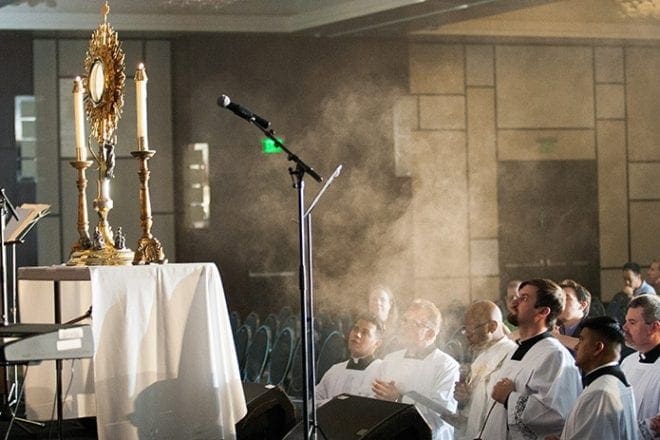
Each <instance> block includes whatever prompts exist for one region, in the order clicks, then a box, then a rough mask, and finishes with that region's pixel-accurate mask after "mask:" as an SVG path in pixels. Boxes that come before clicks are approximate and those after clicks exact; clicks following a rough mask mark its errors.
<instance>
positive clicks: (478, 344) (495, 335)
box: [454, 301, 517, 440]
mask: <svg viewBox="0 0 660 440" xmlns="http://www.w3.org/2000/svg"><path fill="white" fill-rule="evenodd" d="M463 323H464V324H465V325H464V326H463V328H462V331H463V334H464V335H465V337H466V339H467V341H468V343H469V344H470V348H471V349H472V352H473V353H474V354H475V356H476V357H475V358H474V360H473V361H472V364H471V365H470V374H469V375H468V377H467V378H466V380H464V381H462V382H457V383H456V388H455V389H454V398H455V399H456V401H457V402H458V404H459V406H464V409H463V410H462V411H461V414H462V415H463V414H465V415H467V418H466V419H463V418H461V419H462V420H461V422H463V423H461V425H463V426H461V429H460V430H459V429H457V432H456V438H457V439H466V440H472V439H474V438H476V437H477V436H478V435H479V432H480V431H481V428H482V426H483V423H484V421H485V420H486V414H488V410H489V409H490V407H491V406H492V405H493V404H494V403H495V401H494V400H493V399H492V398H491V397H490V394H491V392H492V391H493V385H495V381H494V380H493V378H494V375H495V374H496V372H497V370H498V369H499V368H500V367H501V366H502V364H503V363H504V361H505V360H506V359H507V358H508V357H509V355H511V353H513V351H514V350H515V349H516V347H517V345H516V343H515V342H513V341H512V340H511V339H509V338H508V337H507V335H506V334H505V332H504V324H503V323H502V312H501V311H500V309H499V307H498V306H497V305H496V304H495V303H494V302H491V301H477V302H475V303H473V304H472V305H470V307H469V308H468V310H467V311H466V312H465V317H464V318H463ZM459 431H460V432H459Z"/></svg>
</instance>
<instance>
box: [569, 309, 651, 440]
mask: <svg viewBox="0 0 660 440" xmlns="http://www.w3.org/2000/svg"><path fill="white" fill-rule="evenodd" d="M623 343H624V337H623V331H622V330H621V326H620V325H619V323H618V322H617V321H616V320H615V319H613V318H610V317H609V316H600V317H598V318H591V319H587V320H585V321H584V322H583V323H582V332H581V333H580V336H579V342H578V344H577V346H576V347H575V364H576V365H577V366H578V367H580V368H581V369H582V371H583V372H584V373H586V374H585V376H584V380H583V383H584V387H585V388H584V391H583V392H582V394H580V397H579V398H578V400H577V403H576V404H575V407H574V408H573V411H571V414H570V415H569V416H568V419H567V420H566V424H565V425H564V430H563V431H562V434H561V438H562V440H583V439H599V440H621V439H626V440H637V438H638V431H637V414H636V412H635V398H634V396H633V390H632V387H631V386H630V385H629V384H628V381H627V380H626V377H625V375H624V373H623V371H621V368H620V367H619V358H620V357H621V347H622V346H623Z"/></svg>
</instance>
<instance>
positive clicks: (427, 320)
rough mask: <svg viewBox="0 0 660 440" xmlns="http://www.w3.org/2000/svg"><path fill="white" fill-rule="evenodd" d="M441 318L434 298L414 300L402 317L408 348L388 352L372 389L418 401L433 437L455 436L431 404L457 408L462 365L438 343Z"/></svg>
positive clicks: (382, 395)
mask: <svg viewBox="0 0 660 440" xmlns="http://www.w3.org/2000/svg"><path fill="white" fill-rule="evenodd" d="M441 321H442V316H441V314H440V311H439V310H438V308H437V307H436V306H435V305H434V304H433V303H432V302H430V301H427V300H423V299H416V300H414V301H413V302H412V304H411V305H410V306H409V307H408V310H406V312H405V313H404V314H403V318H402V319H401V331H400V338H401V342H402V344H403V345H404V346H405V347H406V348H405V349H403V350H399V351H395V352H393V353H390V354H388V355H387V356H385V358H384V359H383V362H382V363H381V364H380V372H379V375H378V379H376V380H375V381H374V383H373V387H372V389H373V392H374V394H375V395H376V397H377V398H379V399H382V400H390V401H397V402H402V403H414V404H415V407H416V408H417V410H418V411H419V413H420V414H421V415H422V417H423V418H424V420H425V421H426V423H428V425H429V427H430V428H431V432H432V433H433V440H452V439H453V438H454V428H453V427H452V426H451V425H449V424H448V423H446V422H445V421H443V420H442V417H441V416H440V414H439V413H438V412H436V410H433V409H431V408H429V407H428V406H427V405H429V404H432V405H433V406H434V407H436V409H437V407H441V408H442V409H443V410H445V411H448V412H451V413H454V412H455V411H456V400H455V399H454V383H455V382H456V381H457V380H458V377H459V366H458V362H456V360H454V358H452V357H451V356H449V355H448V354H446V353H444V352H442V351H440V350H438V349H437V348H436V347H435V339H436V337H437V335H438V332H439V331H440V324H441ZM415 399H417V400H415ZM422 400H425V401H426V403H422V402H420V401H422Z"/></svg>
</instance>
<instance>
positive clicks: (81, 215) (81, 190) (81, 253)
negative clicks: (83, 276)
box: [66, 160, 94, 266]
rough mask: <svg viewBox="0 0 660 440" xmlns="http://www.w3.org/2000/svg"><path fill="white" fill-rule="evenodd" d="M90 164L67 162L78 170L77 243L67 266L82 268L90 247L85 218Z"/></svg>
mask: <svg viewBox="0 0 660 440" xmlns="http://www.w3.org/2000/svg"><path fill="white" fill-rule="evenodd" d="M92 163H94V162H93V161H91V160H74V161H71V162H69V164H71V166H72V167H74V168H75V169H76V170H78V179H77V180H76V186H77V187H78V223H77V225H78V236H79V237H78V241H77V242H75V243H74V244H73V246H72V247H71V255H70V256H69V261H68V262H67V263H66V264H67V265H68V266H84V265H85V261H86V260H87V257H88V256H89V250H90V249H91V247H92V241H91V240H90V238H89V220H88V217H87V194H86V192H85V190H86V188H87V177H86V175H85V173H86V172H85V170H86V169H87V168H89V167H90V166H91V165H92Z"/></svg>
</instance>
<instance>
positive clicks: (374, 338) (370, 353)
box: [316, 315, 383, 405]
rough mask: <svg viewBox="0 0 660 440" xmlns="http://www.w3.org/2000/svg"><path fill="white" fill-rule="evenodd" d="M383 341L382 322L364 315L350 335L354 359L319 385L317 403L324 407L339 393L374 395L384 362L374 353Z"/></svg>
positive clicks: (328, 373) (334, 369)
mask: <svg viewBox="0 0 660 440" xmlns="http://www.w3.org/2000/svg"><path fill="white" fill-rule="evenodd" d="M382 338H383V324H382V321H381V320H380V319H379V318H377V317H376V316H374V315H361V316H359V317H358V319H357V320H356V321H355V325H354V326H353V328H352V329H351V332H350V333H349V335H348V351H349V353H350V359H348V360H347V361H344V362H340V363H338V364H335V365H333V366H332V367H330V368H329V369H328V371H326V372H325V374H324V375H323V378H322V379H321V381H320V382H319V384H318V385H317V386H316V403H317V405H322V404H323V403H325V402H326V401H328V400H330V399H332V398H333V397H335V396H337V395H339V394H343V393H346V394H355V395H360V396H371V395H372V393H371V382H373V380H374V379H375V377H376V376H375V375H376V372H377V371H378V369H377V367H378V364H379V363H380V362H381V360H380V359H375V358H374V352H375V351H376V349H378V347H380V344H381V343H382Z"/></svg>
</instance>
